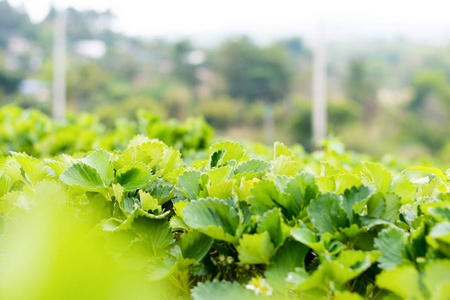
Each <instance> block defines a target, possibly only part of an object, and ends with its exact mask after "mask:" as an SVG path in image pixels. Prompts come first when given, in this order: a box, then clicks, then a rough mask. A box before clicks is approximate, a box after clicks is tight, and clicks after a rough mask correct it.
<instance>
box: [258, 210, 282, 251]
mask: <svg viewBox="0 0 450 300" xmlns="http://www.w3.org/2000/svg"><path fill="white" fill-rule="evenodd" d="M257 232H258V233H264V232H267V233H269V236H270V240H271V241H272V243H273V245H274V246H275V247H276V248H278V247H280V246H281V245H283V243H284V241H285V240H286V238H287V237H288V236H289V234H290V232H289V228H288V227H287V225H286V224H284V222H283V218H282V216H281V210H280V209H279V208H274V209H272V210H269V211H268V212H266V213H265V214H264V215H262V217H261V220H260V221H259V223H258V227H257Z"/></svg>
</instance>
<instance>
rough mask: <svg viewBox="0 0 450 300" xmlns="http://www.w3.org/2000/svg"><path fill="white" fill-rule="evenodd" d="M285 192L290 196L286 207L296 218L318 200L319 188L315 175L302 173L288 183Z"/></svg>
mask: <svg viewBox="0 0 450 300" xmlns="http://www.w3.org/2000/svg"><path fill="white" fill-rule="evenodd" d="M284 192H285V193H286V194H288V195H289V197H287V198H288V201H287V203H286V204H287V205H286V206H287V208H288V210H289V211H291V212H292V215H293V216H294V217H296V216H298V215H299V214H300V213H301V212H302V210H303V209H304V208H305V207H307V206H308V205H309V203H310V202H311V200H312V199H315V198H316V196H317V194H318V192H319V188H318V186H317V185H316V183H315V180H314V175H313V174H311V173H306V172H302V173H300V174H298V175H297V176H295V177H294V178H291V179H290V180H289V181H288V183H287V185H286V189H285V191H284Z"/></svg>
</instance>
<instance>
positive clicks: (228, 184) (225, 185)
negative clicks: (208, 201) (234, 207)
mask: <svg viewBox="0 0 450 300" xmlns="http://www.w3.org/2000/svg"><path fill="white" fill-rule="evenodd" d="M234 183H235V181H234V180H229V181H222V182H221V183H217V184H215V185H207V186H206V189H207V191H208V196H209V197H212V198H218V199H227V198H231V197H232V195H233V187H234Z"/></svg>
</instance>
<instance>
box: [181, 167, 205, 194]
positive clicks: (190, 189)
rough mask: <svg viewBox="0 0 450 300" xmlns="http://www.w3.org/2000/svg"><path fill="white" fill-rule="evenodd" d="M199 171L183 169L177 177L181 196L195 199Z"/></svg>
mask: <svg viewBox="0 0 450 300" xmlns="http://www.w3.org/2000/svg"><path fill="white" fill-rule="evenodd" d="M200 177H201V172H199V171H195V170H192V171H185V172H184V173H183V174H181V176H180V177H178V189H179V191H180V192H181V194H183V196H184V197H185V198H186V199H188V200H195V199H197V197H198V195H199V193H200V190H201V187H200V184H199V181H200Z"/></svg>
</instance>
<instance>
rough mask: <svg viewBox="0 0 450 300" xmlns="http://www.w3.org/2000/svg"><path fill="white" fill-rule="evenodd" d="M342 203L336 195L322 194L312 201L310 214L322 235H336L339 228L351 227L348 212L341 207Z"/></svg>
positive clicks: (309, 209)
mask: <svg viewBox="0 0 450 300" xmlns="http://www.w3.org/2000/svg"><path fill="white" fill-rule="evenodd" d="M340 202H341V197H340V196H338V195H337V194H335V193H333V194H331V193H326V194H322V195H319V196H318V197H317V199H315V200H312V201H311V204H310V207H309V208H308V214H309V217H310V219H311V222H312V223H313V224H314V226H315V227H316V228H317V230H318V231H319V232H320V233H326V232H330V233H334V232H336V231H337V229H338V228H342V227H348V226H349V225H350V224H349V221H348V219H347V215H346V212H345V211H344V210H343V209H342V208H341V206H340V205H339V204H340Z"/></svg>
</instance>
